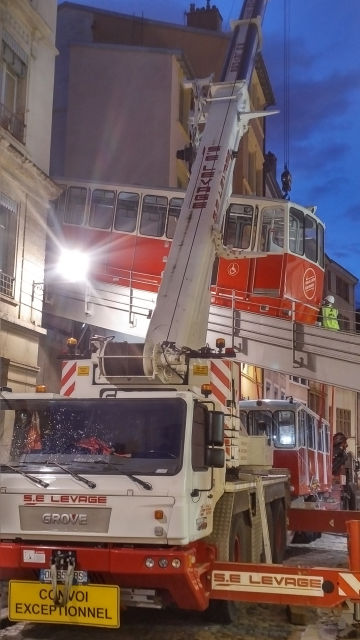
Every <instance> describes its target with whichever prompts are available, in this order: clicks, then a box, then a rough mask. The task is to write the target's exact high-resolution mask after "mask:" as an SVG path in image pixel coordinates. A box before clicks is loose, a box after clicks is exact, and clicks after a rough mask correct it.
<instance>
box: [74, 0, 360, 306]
mask: <svg viewBox="0 0 360 640" xmlns="http://www.w3.org/2000/svg"><path fill="white" fill-rule="evenodd" d="M75 1H76V2H77V4H84V5H87V6H95V7H98V8H103V9H108V10H111V11H118V12H120V13H127V14H130V15H137V16H143V17H144V18H148V19H154V20H161V21H164V22H173V23H176V24H181V25H183V24H185V11H188V10H189V7H190V0H186V1H185V0H75ZM193 1H194V2H195V6H196V7H197V8H199V7H203V6H205V5H206V0H193ZM284 2H287V6H288V12H289V13H288V15H289V30H288V34H289V35H288V41H289V47H288V56H289V57H288V60H289V62H288V64H289V92H288V94H289V102H288V104H289V107H288V108H289V124H290V126H289V134H288V135H289V169H290V171H291V173H292V177H293V183H292V190H291V193H290V197H291V199H292V200H294V201H295V202H298V203H300V204H303V205H317V207H318V208H317V214H318V216H319V217H320V218H321V219H322V220H323V221H324V222H325V225H326V252H327V254H328V255H329V257H330V258H331V259H332V260H335V261H336V262H338V263H339V264H341V265H342V266H343V267H345V268H346V269H347V270H348V271H350V272H351V273H352V274H353V275H355V276H356V277H357V278H359V279H360V250H359V243H360V192H359V191H358V185H359V178H358V174H359V172H360V158H359V142H360V117H359V110H360V73H359V71H360V69H359V67H360V38H359V30H360V0H342V1H341V2H340V1H339V0H269V1H268V7H267V10H266V13H265V19H264V24H263V56H264V59H265V63H266V65H267V68H268V72H269V77H270V82H271V84H272V87H273V91H274V94H275V98H276V107H277V108H279V109H280V111H281V113H280V115H277V116H271V117H269V118H268V120H267V143H266V151H272V152H273V153H274V154H275V155H276V156H277V158H278V179H280V174H281V172H282V170H283V166H284V131H285V125H284V115H283V114H284V98H283V87H284ZM210 4H211V5H213V4H215V5H216V6H217V7H218V9H219V11H220V13H221V15H222V17H223V29H224V30H229V28H230V27H229V21H230V20H232V19H236V18H238V16H239V13H240V10H241V7H242V0H211V2H210ZM358 291H359V287H358ZM357 297H358V300H359V302H360V295H358V296H357Z"/></svg>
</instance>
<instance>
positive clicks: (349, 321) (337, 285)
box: [324, 256, 358, 332]
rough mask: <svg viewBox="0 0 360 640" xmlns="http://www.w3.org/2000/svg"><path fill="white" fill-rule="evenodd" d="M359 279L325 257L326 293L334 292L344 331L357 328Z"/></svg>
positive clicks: (340, 322) (341, 327) (341, 326)
mask: <svg viewBox="0 0 360 640" xmlns="http://www.w3.org/2000/svg"><path fill="white" fill-rule="evenodd" d="M357 283H358V279H357V278H356V277H355V276H354V275H353V274H352V273H350V272H349V271H347V270H346V269H344V267H342V266H341V265H340V264H338V263H337V262H335V261H334V260H331V259H330V258H329V257H328V256H326V258H325V283H324V295H325V296H326V295H328V294H332V295H333V296H334V298H335V305H334V306H335V307H336V308H337V309H338V310H339V324H340V329H341V330H342V331H353V332H355V330H356V320H355V287H356V285H357Z"/></svg>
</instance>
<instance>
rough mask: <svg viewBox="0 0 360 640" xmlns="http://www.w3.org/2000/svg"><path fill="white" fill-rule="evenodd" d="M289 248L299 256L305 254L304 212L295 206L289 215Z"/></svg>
mask: <svg viewBox="0 0 360 640" xmlns="http://www.w3.org/2000/svg"><path fill="white" fill-rule="evenodd" d="M289 249H290V251H291V252H292V253H296V254H297V255H299V256H302V255H304V214H303V212H302V211H299V210H298V209H294V208H293V207H291V208H290V215H289Z"/></svg>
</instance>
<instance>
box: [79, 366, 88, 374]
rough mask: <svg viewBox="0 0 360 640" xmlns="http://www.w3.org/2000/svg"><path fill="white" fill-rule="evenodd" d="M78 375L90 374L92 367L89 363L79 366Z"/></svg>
mask: <svg viewBox="0 0 360 640" xmlns="http://www.w3.org/2000/svg"><path fill="white" fill-rule="evenodd" d="M77 374H78V376H88V375H89V374H90V367H89V366H87V365H82V366H79V367H78V368H77Z"/></svg>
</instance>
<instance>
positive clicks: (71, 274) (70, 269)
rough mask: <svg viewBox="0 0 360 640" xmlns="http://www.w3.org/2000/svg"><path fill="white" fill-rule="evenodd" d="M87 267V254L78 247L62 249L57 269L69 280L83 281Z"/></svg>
mask: <svg viewBox="0 0 360 640" xmlns="http://www.w3.org/2000/svg"><path fill="white" fill-rule="evenodd" d="M88 269H89V256H88V255H87V254H86V253H83V252H82V251H79V250H78V249H63V250H62V252H61V254H60V258H59V262H58V266H57V271H58V273H60V274H61V275H62V276H63V278H65V280H68V281H69V282H83V281H84V280H86V276H87V272H88Z"/></svg>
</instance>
